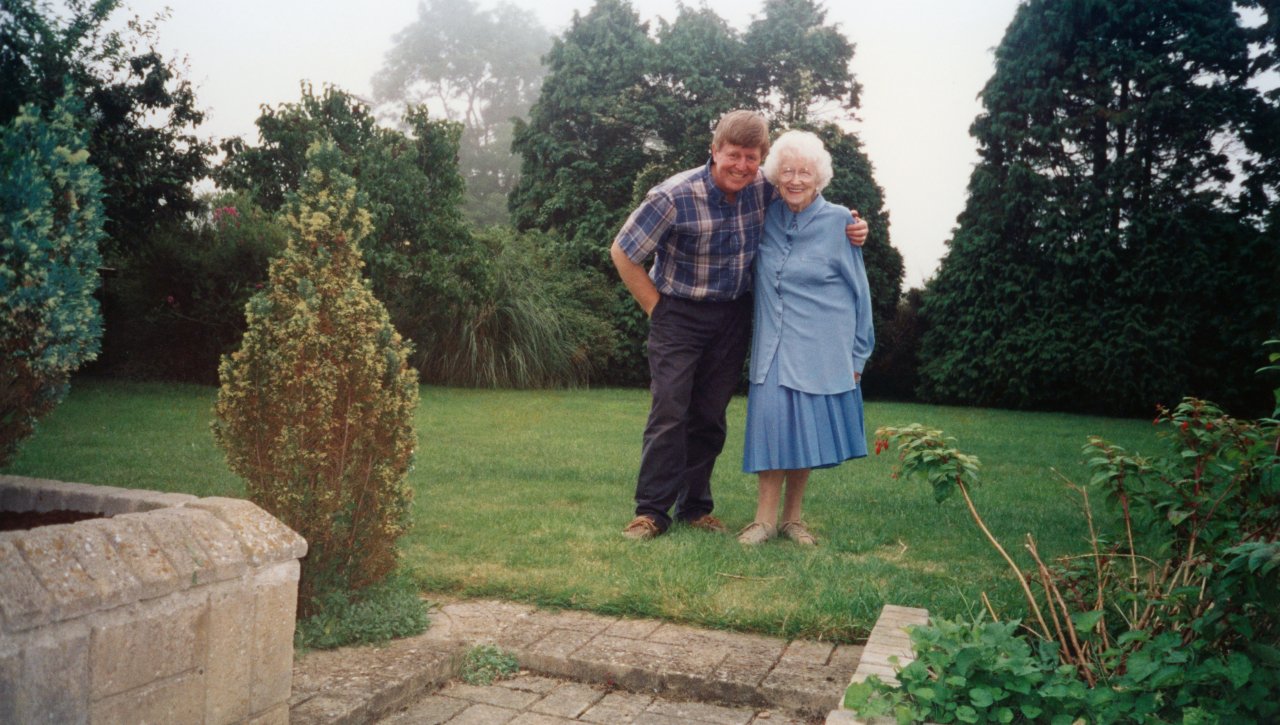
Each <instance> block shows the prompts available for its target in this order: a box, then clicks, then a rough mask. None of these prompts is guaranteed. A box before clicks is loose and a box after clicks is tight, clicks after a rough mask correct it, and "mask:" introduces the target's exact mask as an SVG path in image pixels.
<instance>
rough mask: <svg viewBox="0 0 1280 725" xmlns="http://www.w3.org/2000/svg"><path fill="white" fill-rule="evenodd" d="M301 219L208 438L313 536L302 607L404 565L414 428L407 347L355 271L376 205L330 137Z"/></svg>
mask: <svg viewBox="0 0 1280 725" xmlns="http://www.w3.org/2000/svg"><path fill="white" fill-rule="evenodd" d="M308 160H309V161H310V164H311V166H310V169H309V170H308V172H307V174H306V175H305V179H304V181H303V184H302V188H301V191H300V192H299V193H298V194H297V195H296V196H295V197H294V198H293V199H292V201H291V203H290V205H289V207H288V214H287V219H288V222H289V225H290V227H291V228H292V229H293V237H292V238H291V239H290V240H289V242H288V246H287V247H286V249H285V251H284V254H283V255H282V256H281V257H279V258H277V259H275V260H273V261H272V262H271V268H270V279H269V282H268V284H267V287H266V289H265V290H263V292H261V293H259V294H258V295H255V296H254V297H253V299H252V300H251V301H250V302H249V304H248V306H247V308H246V315H247V317H248V331H247V332H246V333H245V336H244V342H243V344H242V346H241V348H240V350H239V351H237V352H236V353H234V354H232V355H231V356H229V357H224V358H223V361H222V365H221V368H220V370H219V373H220V376H221V378H222V387H221V389H220V390H219V392H218V401H217V404H216V407H215V410H214V412H215V415H216V420H215V421H214V423H213V432H214V437H215V438H216V439H217V441H218V444H219V445H220V446H221V447H222V448H223V450H224V451H226V454H227V462H228V463H229V464H230V466H231V469H232V470H233V471H235V473H236V474H238V475H240V476H241V477H243V478H244V479H245V481H246V488H247V490H248V493H249V498H250V499H252V500H253V501H254V502H255V503H258V504H259V505H260V506H262V507H263V508H264V509H266V510H267V511H269V512H271V513H272V514H274V515H275V516H276V517H278V518H280V519H281V520H282V521H283V522H284V523H285V524H287V525H289V526H290V527H292V528H293V529H294V530H295V531H297V532H298V533H300V534H302V536H303V537H304V538H306V540H307V544H308V552H307V557H306V558H305V559H304V560H303V563H302V578H301V580H300V582H299V585H298V597H299V605H300V607H299V608H300V611H301V613H302V614H303V615H304V616H305V615H308V614H311V613H313V612H314V611H316V610H317V609H319V608H321V607H322V606H323V604H322V602H323V597H324V596H325V595H326V594H327V593H329V592H333V591H345V590H358V589H361V588H363V587H365V586H368V585H370V584H373V583H376V582H379V581H381V580H382V579H384V578H385V577H386V576H387V575H388V574H390V572H391V571H392V570H393V569H395V568H396V564H397V559H398V552H397V550H396V540H397V539H398V538H399V536H400V535H401V534H402V533H403V532H404V531H405V529H406V527H407V526H408V518H409V504H410V501H411V499H412V494H413V492H412V489H411V488H409V486H408V485H407V484H406V483H405V480H404V478H405V474H406V473H407V472H408V469H409V466H410V463H411V461H412V458H413V450H414V445H415V444H416V442H417V441H416V437H415V436H414V433H413V427H412V421H413V415H414V411H415V409H416V407H417V404H418V385H417V375H416V373H415V372H414V370H413V369H412V368H411V367H409V365H408V356H409V344H408V343H406V342H405V341H404V340H402V339H401V337H400V334H399V333H398V332H396V330H395V328H394V327H392V326H391V323H390V321H389V320H388V317H387V312H386V309H385V308H383V306H382V305H381V303H379V302H378V300H377V299H376V298H375V297H374V296H373V293H372V292H371V291H370V290H369V285H368V283H367V282H366V281H365V280H364V278H363V277H362V276H361V267H362V264H361V261H360V247H359V243H360V241H361V239H363V238H364V237H365V235H367V234H368V233H369V229H370V226H371V224H370V220H369V214H368V212H366V211H365V210H364V209H362V208H361V207H360V204H359V202H360V196H359V194H358V193H357V191H356V188H355V185H354V183H353V182H352V180H351V178H350V177H349V176H347V175H346V174H345V173H344V172H343V171H342V168H341V164H342V155H341V153H340V152H339V151H338V150H337V148H336V147H335V146H334V144H333V143H332V142H329V143H326V144H316V145H315V146H314V147H313V148H312V150H311V152H310V153H309V154H308Z"/></svg>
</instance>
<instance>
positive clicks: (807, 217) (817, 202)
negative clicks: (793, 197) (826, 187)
mask: <svg viewBox="0 0 1280 725" xmlns="http://www.w3.org/2000/svg"><path fill="white" fill-rule="evenodd" d="M779 201H781V200H779ZM826 203H827V202H826V200H825V199H823V198H822V192H818V195H817V196H815V197H813V201H811V202H809V206H806V207H805V208H803V209H801V210H800V212H799V213H798V214H797V213H796V212H793V211H791V207H789V206H787V203H786V202H785V201H782V202H781V204H782V228H783V229H790V228H791V219H792V218H793V217H794V218H795V220H796V231H801V230H803V229H804V228H805V227H807V226H809V223H810V222H812V221H813V220H814V219H816V218H817V216H818V212H819V211H820V210H821V209H822V207H823V206H825V205H826Z"/></svg>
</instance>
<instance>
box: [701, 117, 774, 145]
mask: <svg viewBox="0 0 1280 725" xmlns="http://www.w3.org/2000/svg"><path fill="white" fill-rule="evenodd" d="M727 143H728V144H733V145H734V146H742V147H743V148H754V149H760V155H761V156H765V155H766V154H768V153H769V123H768V122H767V121H765V120H764V116H761V115H760V114H758V113H756V112H755V111H742V110H738V111H729V112H728V113H726V114H724V115H723V116H721V117H720V121H719V122H718V123H716V130H715V133H714V134H713V135H712V136H711V150H712V151H717V150H719V149H720V148H722V147H723V146H724V145H725V144H727Z"/></svg>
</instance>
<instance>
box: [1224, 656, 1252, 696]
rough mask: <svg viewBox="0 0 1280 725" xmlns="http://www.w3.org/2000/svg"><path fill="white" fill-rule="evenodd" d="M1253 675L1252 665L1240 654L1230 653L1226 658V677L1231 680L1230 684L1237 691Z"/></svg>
mask: <svg viewBox="0 0 1280 725" xmlns="http://www.w3.org/2000/svg"><path fill="white" fill-rule="evenodd" d="M1252 674H1253V663H1252V662H1250V661H1249V658H1248V657H1246V656H1245V655H1243V654H1241V653H1240V652H1232V653H1231V655H1230V656H1229V657H1227V677H1228V678H1229V679H1230V680H1231V684H1232V685H1233V686H1234V687H1235V688H1236V689H1237V690H1239V689H1240V688H1242V687H1244V686H1245V684H1246V683H1248V682H1249V677H1250V676H1251V675H1252Z"/></svg>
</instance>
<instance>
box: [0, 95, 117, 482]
mask: <svg viewBox="0 0 1280 725" xmlns="http://www.w3.org/2000/svg"><path fill="white" fill-rule="evenodd" d="M73 111H74V109H73V108H69V107H68V105H67V104H66V103H65V102H63V101H59V102H58V103H57V104H56V105H55V107H54V108H53V110H52V111H51V112H50V113H49V114H48V117H47V118H46V117H44V116H42V115H41V114H40V112H39V111H38V109H37V108H36V107H35V106H34V105H28V106H23V107H22V109H21V110H20V111H19V113H18V115H17V116H16V117H15V118H14V119H13V120H12V121H10V123H9V124H8V125H6V126H3V127H0V465H4V464H5V463H6V462H7V461H8V460H9V459H10V458H11V457H12V456H13V454H14V453H16V452H17V448H18V444H19V443H20V442H21V441H22V440H23V439H25V438H26V437H27V436H29V435H31V433H32V431H33V430H34V427H35V423H36V420H37V419H39V418H40V417H41V416H43V415H45V414H46V413H48V412H49V411H51V410H52V409H53V407H54V406H55V405H57V404H58V402H59V401H60V400H61V399H62V396H63V395H64V394H65V393H66V390H67V380H68V378H69V377H70V375H71V373H72V372H73V371H75V370H76V369H77V368H78V367H80V365H81V364H83V363H84V362H86V361H89V360H92V359H93V358H94V357H96V356H97V354H98V345H99V340H100V338H101V336H102V316H101V313H100V312H99V310H98V303H97V301H96V300H95V299H94V297H93V293H94V291H95V290H97V288H98V265H99V264H100V263H101V258H100V256H99V254H98V242H99V240H101V238H102V224H103V213H102V200H101V196H102V192H101V187H102V180H101V176H100V175H99V174H98V171H97V170H96V169H95V168H94V167H93V166H91V165H90V164H89V152H88V151H87V150H86V144H87V141H88V139H87V135H86V134H85V133H84V132H82V131H80V130H79V129H78V128H77V127H76V122H75V117H74V113H73Z"/></svg>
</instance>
